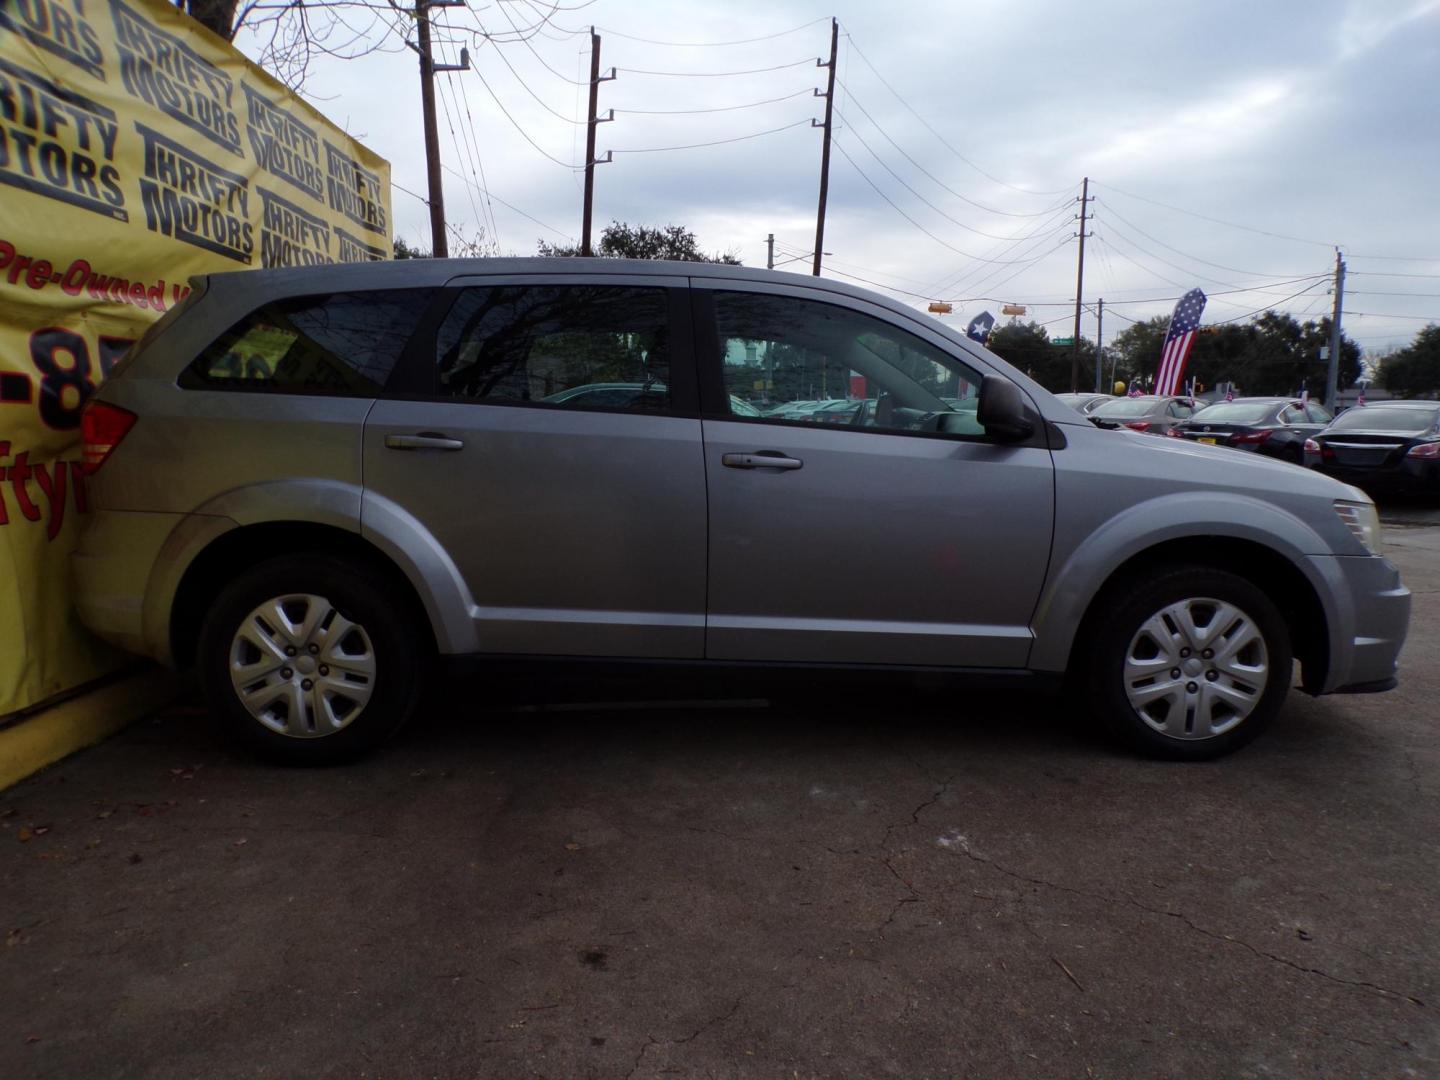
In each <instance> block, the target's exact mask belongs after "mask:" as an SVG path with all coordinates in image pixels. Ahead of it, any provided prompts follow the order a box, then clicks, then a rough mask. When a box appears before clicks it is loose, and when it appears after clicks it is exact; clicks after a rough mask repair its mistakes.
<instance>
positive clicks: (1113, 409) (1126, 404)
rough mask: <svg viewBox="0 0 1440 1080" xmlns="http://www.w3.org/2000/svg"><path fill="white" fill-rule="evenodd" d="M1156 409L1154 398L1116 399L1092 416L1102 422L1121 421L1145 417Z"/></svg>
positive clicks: (1101, 407)
mask: <svg viewBox="0 0 1440 1080" xmlns="http://www.w3.org/2000/svg"><path fill="white" fill-rule="evenodd" d="M1153 408H1155V399H1154V398H1143V397H1140V398H1116V399H1115V400H1114V401H1107V402H1105V404H1104V405H1101V406H1100V407H1099V408H1097V409H1096V410H1095V411H1094V412H1092V413H1091V414H1090V415H1091V416H1098V417H1100V418H1101V419H1102V420H1104V419H1106V418H1107V417H1113V418H1116V419H1119V418H1120V417H1131V416H1144V415H1145V414H1146V413H1148V412H1150V410H1152V409H1153Z"/></svg>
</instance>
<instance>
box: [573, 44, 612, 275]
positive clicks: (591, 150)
mask: <svg viewBox="0 0 1440 1080" xmlns="http://www.w3.org/2000/svg"><path fill="white" fill-rule="evenodd" d="M613 78H615V72H613V71H612V72H611V73H610V74H609V75H606V76H605V77H604V78H603V79H602V78H601V77H600V35H599V34H597V33H595V27H593V26H592V27H590V114H589V120H588V122H587V123H586V125H585V209H584V212H583V214H582V222H581V226H580V254H581V255H586V256H588V255H590V254H591V250H590V223H591V219H592V218H593V216H594V210H595V166H596V165H605V164H608V163H609V161H610V159H611V158H612V157H613V156H614V155H613V154H611V153H610V151H608V150H607V151H606V152H605V159H604V160H603V161H596V160H595V128H596V127H597V126H599V125H600V124H604V123H607V122H609V121H611V120H614V119H615V110H614V109H611V110H610V115H609V116H606V117H601V116H598V115H597V112H598V109H597V106H598V105H599V101H600V84H601V83H602V82H609V81H610V80H611V79H613Z"/></svg>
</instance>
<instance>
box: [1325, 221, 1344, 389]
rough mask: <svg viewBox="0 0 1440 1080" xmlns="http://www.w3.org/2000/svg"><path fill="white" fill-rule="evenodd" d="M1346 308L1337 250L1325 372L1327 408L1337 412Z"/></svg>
mask: <svg viewBox="0 0 1440 1080" xmlns="http://www.w3.org/2000/svg"><path fill="white" fill-rule="evenodd" d="M1344 306H1345V260H1344V259H1343V258H1341V257H1340V249H1339V248H1336V249H1335V310H1334V313H1333V314H1331V316H1330V366H1329V368H1328V369H1327V370H1326V372H1325V407H1326V408H1327V409H1329V410H1330V411H1331V412H1332V413H1333V412H1334V411H1335V399H1336V397H1338V396H1339V394H1338V389H1339V384H1340V341H1341V336H1340V314H1341V312H1342V310H1343V309H1344Z"/></svg>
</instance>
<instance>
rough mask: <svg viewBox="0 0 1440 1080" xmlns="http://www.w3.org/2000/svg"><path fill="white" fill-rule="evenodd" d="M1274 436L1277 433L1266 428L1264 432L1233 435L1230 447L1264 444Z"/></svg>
mask: <svg viewBox="0 0 1440 1080" xmlns="http://www.w3.org/2000/svg"><path fill="white" fill-rule="evenodd" d="M1273 434H1275V432H1274V431H1273V430H1272V429H1271V428H1266V429H1265V430H1264V431H1247V432H1245V434H1243V435H1232V436H1231V437H1230V445H1231V446H1240V445H1248V444H1250V443H1263V442H1264V441H1265V440H1266V439H1268V438H1270V436H1271V435H1273Z"/></svg>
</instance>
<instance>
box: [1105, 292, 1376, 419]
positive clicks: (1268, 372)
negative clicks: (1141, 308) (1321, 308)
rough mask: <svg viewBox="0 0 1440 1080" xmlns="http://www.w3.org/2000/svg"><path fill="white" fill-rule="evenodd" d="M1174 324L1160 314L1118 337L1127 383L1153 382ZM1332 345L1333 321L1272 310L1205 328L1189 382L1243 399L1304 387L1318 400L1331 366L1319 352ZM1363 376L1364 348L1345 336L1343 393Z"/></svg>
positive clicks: (1119, 371) (1119, 367)
mask: <svg viewBox="0 0 1440 1080" xmlns="http://www.w3.org/2000/svg"><path fill="white" fill-rule="evenodd" d="M1169 325H1170V320H1169V318H1168V317H1166V316H1164V315H1160V316H1156V317H1155V318H1152V319H1147V320H1145V321H1144V322H1139V323H1136V324H1134V325H1133V326H1128V327H1126V328H1125V330H1124V331H1123V332H1121V333H1120V334H1117V335H1116V337H1115V339H1114V341H1112V342H1111V344H1110V346H1109V347H1110V348H1111V349H1113V350H1114V351H1115V352H1116V354H1117V355H1118V362H1117V364H1116V375H1117V377H1119V378H1124V379H1125V380H1126V381H1127V382H1129V381H1131V380H1133V379H1134V378H1136V377H1137V376H1138V377H1141V378H1152V379H1153V378H1154V376H1155V372H1156V369H1157V368H1158V367H1159V366H1160V349H1161V346H1162V344H1163V343H1164V340H1165V332H1166V330H1167V329H1168V328H1169ZM1329 343H1330V320H1329V319H1328V318H1322V319H1318V320H1315V319H1312V320H1310V321H1308V322H1305V323H1301V322H1299V321H1298V320H1297V319H1295V318H1294V316H1291V315H1286V314H1282V313H1278V312H1274V311H1267V312H1265V313H1264V314H1263V315H1260V316H1258V317H1256V318H1253V319H1251V320H1250V321H1249V322H1247V323H1243V324H1238V323H1218V324H1214V325H1211V326H1206V327H1202V328H1201V330H1200V333H1199V334H1197V335H1196V337H1195V344H1194V346H1193V347H1192V349H1191V353H1190V359H1189V361H1188V363H1187V364H1186V367H1185V378H1186V381H1187V382H1188V381H1189V380H1190V379H1192V378H1193V379H1194V380H1195V381H1196V382H1197V383H1199V384H1200V385H1202V386H1205V387H1207V388H1208V387H1213V386H1215V385H1217V384H1218V383H1223V382H1233V383H1235V385H1236V388H1237V390H1238V391H1239V392H1240V393H1242V394H1298V393H1299V392H1300V390H1301V388H1302V387H1304V388H1306V389H1308V390H1309V391H1310V395H1311V396H1312V397H1315V398H1319V397H1322V396H1323V395H1324V393H1325V378H1326V367H1327V364H1326V361H1324V360H1322V359H1320V349H1321V346H1327V345H1329ZM1360 371H1361V366H1360V347H1359V346H1358V345H1356V344H1355V342H1353V341H1351V340H1350V339H1349V338H1346V337H1343V336H1342V338H1341V344H1340V369H1339V385H1340V388H1341V389H1344V388H1345V387H1347V386H1350V385H1351V384H1352V383H1354V381H1355V380H1356V379H1358V378H1359V377H1360Z"/></svg>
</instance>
